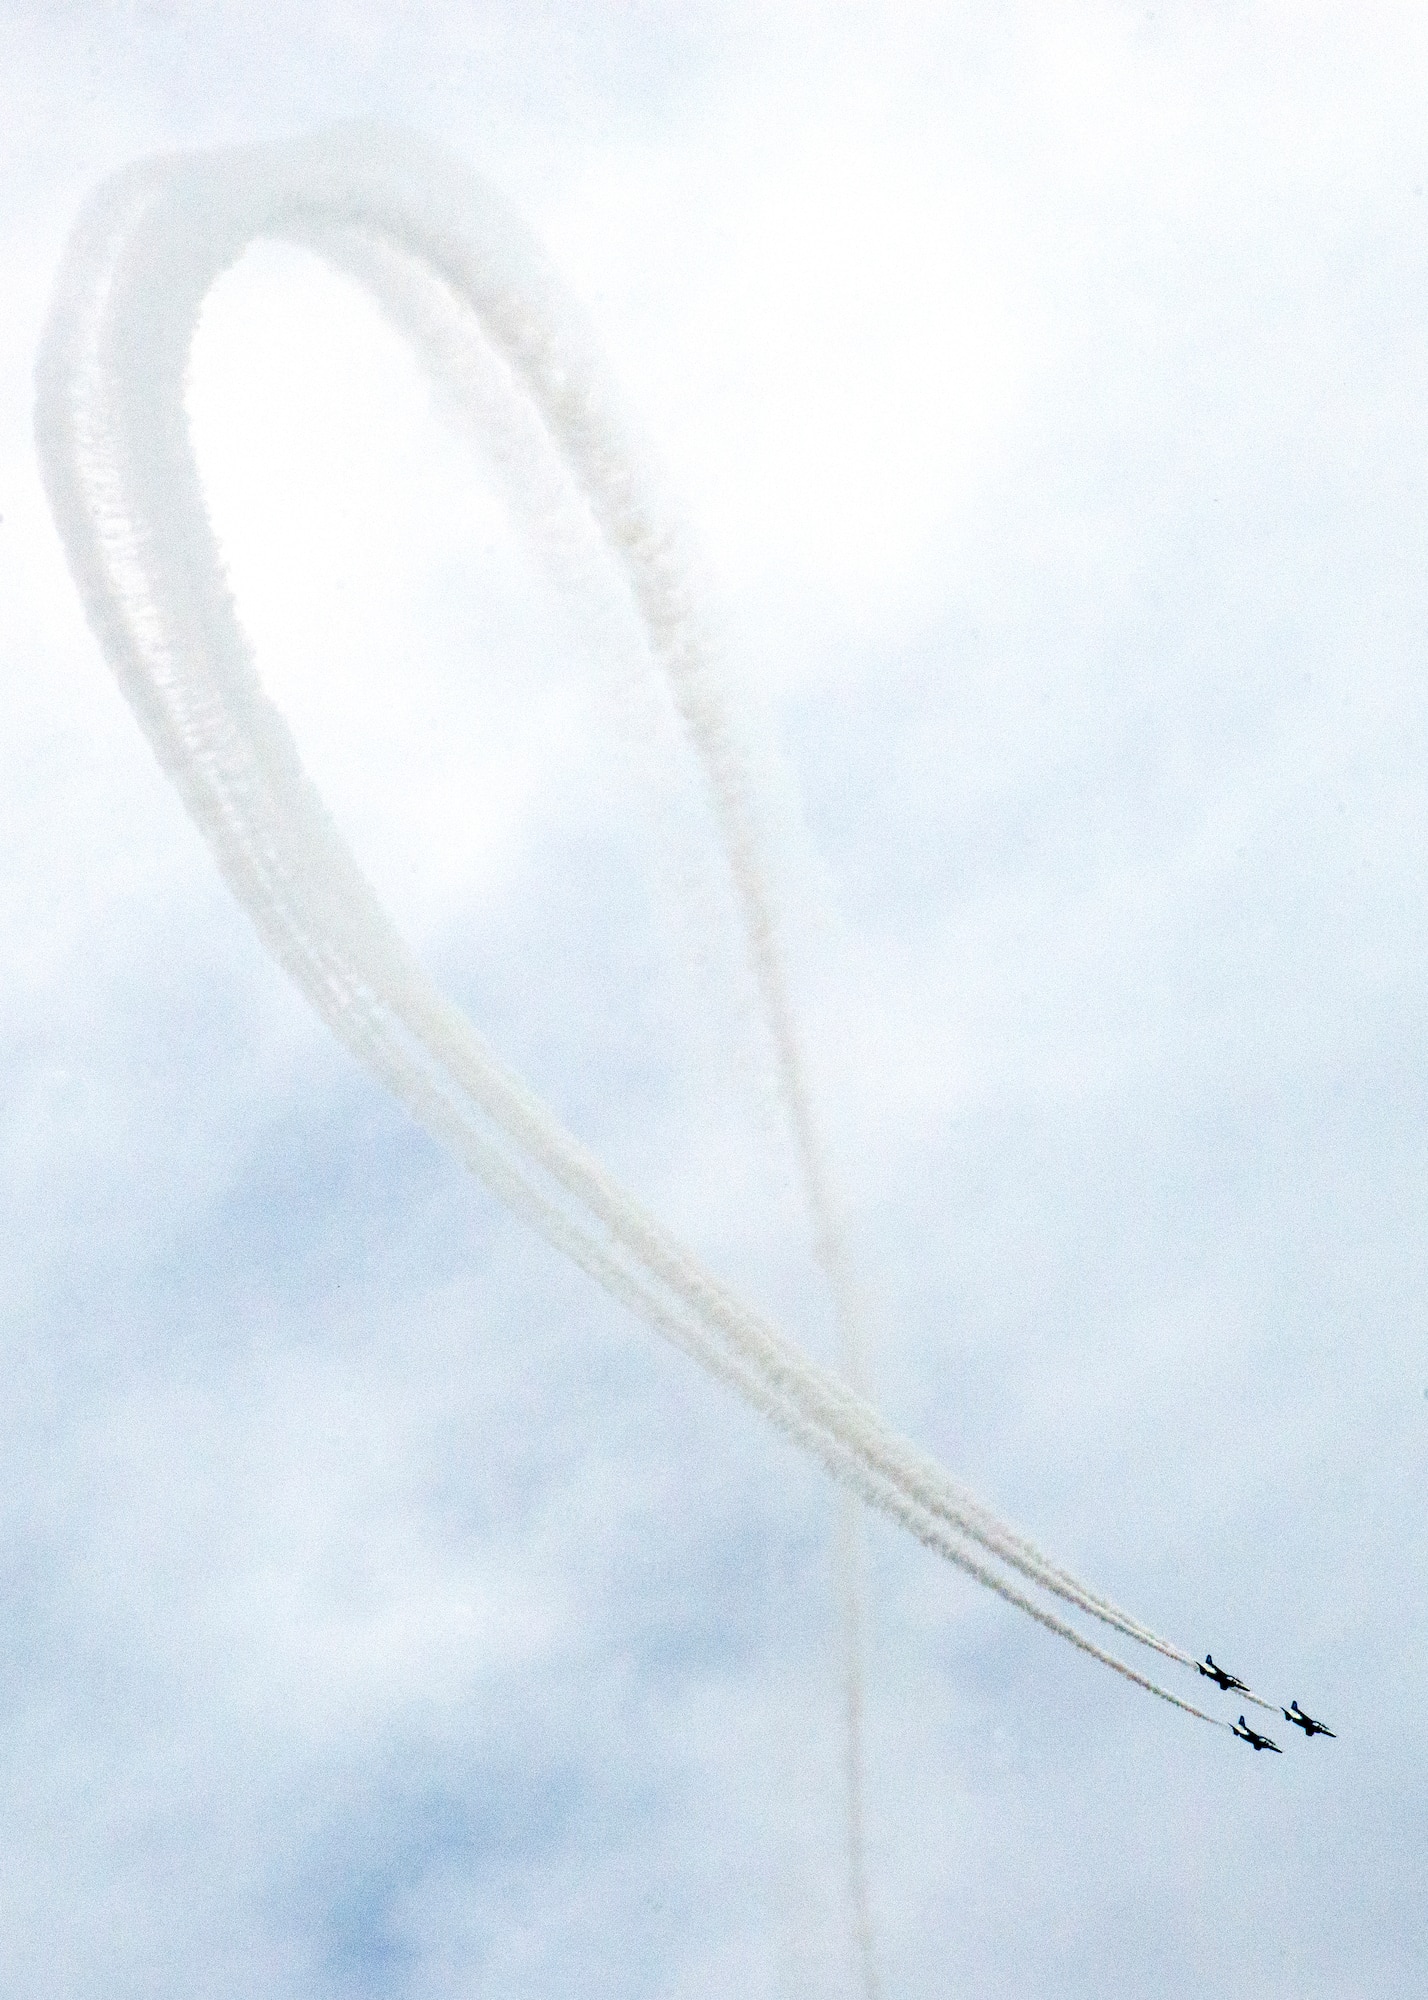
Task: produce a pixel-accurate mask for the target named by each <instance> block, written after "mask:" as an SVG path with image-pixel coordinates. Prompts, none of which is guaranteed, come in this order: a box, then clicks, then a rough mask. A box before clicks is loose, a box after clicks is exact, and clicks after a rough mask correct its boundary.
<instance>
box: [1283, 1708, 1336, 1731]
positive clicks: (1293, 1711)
mask: <svg viewBox="0 0 1428 2000" xmlns="http://www.w3.org/2000/svg"><path fill="white" fill-rule="evenodd" d="M1279 1712H1280V1714H1281V1715H1282V1716H1283V1717H1284V1719H1285V1721H1286V1722H1292V1723H1293V1724H1294V1727H1295V1728H1296V1729H1302V1730H1303V1731H1304V1734H1305V1735H1306V1736H1327V1737H1329V1738H1331V1739H1333V1738H1334V1732H1333V1730H1332V1729H1326V1728H1325V1727H1324V1725H1323V1723H1322V1722H1316V1721H1315V1720H1314V1718H1313V1716H1312V1715H1306V1714H1305V1713H1304V1711H1303V1709H1302V1708H1301V1707H1300V1706H1299V1704H1298V1702H1297V1701H1291V1702H1290V1704H1289V1706H1288V1708H1282V1709H1280V1711H1279Z"/></svg>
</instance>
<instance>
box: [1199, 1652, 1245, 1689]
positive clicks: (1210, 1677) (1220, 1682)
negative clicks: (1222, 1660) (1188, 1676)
mask: <svg viewBox="0 0 1428 2000" xmlns="http://www.w3.org/2000/svg"><path fill="white" fill-rule="evenodd" d="M1195 1666H1196V1669H1197V1671H1198V1672H1200V1673H1202V1674H1203V1675H1204V1676H1205V1678H1206V1680H1207V1681H1213V1682H1214V1683H1215V1685H1216V1687H1220V1688H1226V1689H1229V1688H1238V1689H1239V1691H1240V1693H1241V1694H1248V1693H1249V1689H1248V1688H1247V1687H1246V1686H1245V1684H1244V1682H1243V1681H1237V1680H1236V1679H1235V1677H1234V1675H1233V1674H1227V1673H1226V1672H1225V1670H1224V1668H1223V1667H1217V1666H1216V1665H1215V1656H1214V1654H1213V1653H1207V1654H1206V1655H1205V1657H1204V1659H1203V1661H1202V1660H1197V1661H1196V1662H1195Z"/></svg>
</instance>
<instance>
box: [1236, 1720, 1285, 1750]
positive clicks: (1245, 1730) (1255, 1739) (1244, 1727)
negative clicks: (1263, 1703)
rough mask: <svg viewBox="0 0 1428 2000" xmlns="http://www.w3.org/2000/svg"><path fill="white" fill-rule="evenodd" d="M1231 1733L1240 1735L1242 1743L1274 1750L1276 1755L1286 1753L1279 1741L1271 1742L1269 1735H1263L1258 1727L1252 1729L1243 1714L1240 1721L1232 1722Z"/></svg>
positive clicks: (1258, 1748) (1261, 1748) (1259, 1748)
mask: <svg viewBox="0 0 1428 2000" xmlns="http://www.w3.org/2000/svg"><path fill="white" fill-rule="evenodd" d="M1230 1733H1231V1735H1233V1736H1238V1737H1239V1739H1240V1741H1241V1742H1242V1743H1252V1744H1253V1745H1254V1747H1255V1749H1256V1750H1272V1751H1273V1752H1274V1754H1275V1756H1276V1757H1282V1756H1283V1755H1284V1752H1283V1751H1282V1750H1281V1749H1280V1747H1279V1745H1278V1744H1277V1743H1271V1742H1270V1740H1269V1738H1268V1737H1267V1736H1261V1735H1260V1733H1259V1731H1258V1730H1257V1729H1251V1728H1250V1726H1249V1724H1248V1723H1247V1722H1246V1721H1245V1719H1244V1717H1243V1716H1241V1717H1240V1719H1239V1721H1238V1723H1231V1725H1230Z"/></svg>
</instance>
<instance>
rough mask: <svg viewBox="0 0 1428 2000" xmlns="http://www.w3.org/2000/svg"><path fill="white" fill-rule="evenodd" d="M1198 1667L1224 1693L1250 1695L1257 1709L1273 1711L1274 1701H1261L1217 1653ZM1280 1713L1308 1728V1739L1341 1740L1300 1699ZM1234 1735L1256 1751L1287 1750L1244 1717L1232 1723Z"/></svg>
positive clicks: (1275, 1752) (1231, 1730)
mask: <svg viewBox="0 0 1428 2000" xmlns="http://www.w3.org/2000/svg"><path fill="white" fill-rule="evenodd" d="M1195 1670H1196V1672H1197V1673H1201V1674H1203V1675H1204V1676H1205V1678H1206V1680H1207V1681H1213V1682H1214V1683H1215V1685H1216V1687H1217V1688H1219V1689H1220V1690H1221V1691H1222V1692H1224V1693H1231V1692H1236V1693H1239V1694H1243V1695H1248V1696H1249V1699H1250V1700H1251V1701H1252V1702H1253V1703H1254V1704H1255V1706H1256V1707H1257V1708H1264V1709H1268V1710H1269V1711H1270V1713H1271V1714H1273V1712H1274V1710H1273V1704H1272V1703H1271V1702H1267V1701H1261V1700H1260V1698H1259V1696H1258V1695H1257V1694H1253V1693H1251V1691H1250V1688H1249V1686H1248V1684H1247V1683H1246V1682H1244V1681H1242V1680H1240V1679H1238V1678H1237V1676H1236V1675H1234V1674H1232V1673H1230V1671H1229V1670H1228V1668H1226V1667H1221V1666H1217V1665H1216V1663H1215V1656H1214V1654H1213V1653H1207V1654H1206V1655H1205V1657H1204V1659H1203V1660H1196V1662H1195ZM1279 1712H1280V1714H1281V1715H1282V1716H1283V1717H1284V1719H1285V1721H1286V1722H1292V1723H1293V1724H1294V1726H1295V1728H1296V1729H1302V1730H1303V1731H1304V1735H1305V1738H1306V1740H1307V1739H1308V1738H1309V1737H1311V1736H1327V1737H1329V1738H1330V1739H1331V1740H1333V1741H1337V1740H1338V1739H1337V1737H1336V1736H1335V1733H1334V1731H1333V1730H1332V1729H1330V1728H1329V1727H1328V1725H1327V1724H1326V1723H1323V1722H1316V1721H1315V1720H1314V1717H1313V1716H1312V1715H1306V1714H1305V1712H1304V1710H1303V1709H1302V1708H1301V1707H1300V1706H1299V1703H1298V1702H1297V1701H1291V1702H1290V1704H1289V1706H1288V1708H1281V1709H1280V1711H1279ZM1230 1734H1231V1735H1232V1736H1238V1737H1239V1739H1240V1741H1241V1742H1242V1743H1248V1744H1249V1746H1250V1748H1251V1749H1252V1750H1272V1751H1273V1752H1274V1754H1275V1756H1276V1757H1282V1756H1283V1755H1284V1752H1283V1751H1282V1750H1281V1749H1280V1747H1279V1745H1278V1744H1277V1743H1276V1742H1274V1741H1273V1740H1272V1738H1270V1737H1268V1736H1262V1735H1261V1734H1260V1732H1259V1731H1258V1730H1257V1729H1253V1728H1251V1726H1250V1724H1249V1723H1248V1722H1246V1721H1245V1719H1244V1717H1243V1716H1241V1717H1240V1719H1239V1721H1238V1722H1232V1723H1231V1724H1230Z"/></svg>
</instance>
